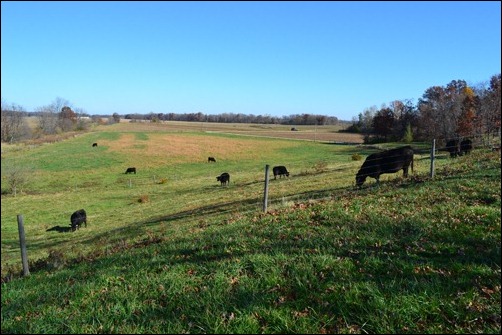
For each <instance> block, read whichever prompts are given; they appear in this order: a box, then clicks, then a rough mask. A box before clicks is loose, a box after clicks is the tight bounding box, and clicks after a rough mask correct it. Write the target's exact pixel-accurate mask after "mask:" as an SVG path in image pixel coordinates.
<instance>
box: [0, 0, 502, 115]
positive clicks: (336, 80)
mask: <svg viewBox="0 0 502 335" xmlns="http://www.w3.org/2000/svg"><path fill="white" fill-rule="evenodd" d="M1 6H2V7H1V16H2V18H1V25H2V27H1V35H2V36H1V53H2V58H1V91H2V96H1V97H2V100H3V101H4V102H6V103H8V104H11V103H15V104H18V105H21V106H23V107H24V108H25V109H26V110H27V111H33V110H35V109H36V108H37V107H41V106H44V105H48V104H50V103H51V102H53V101H54V100H55V99H56V98H58V97H60V98H63V99H65V100H68V101H69V102H71V104H72V107H74V108H82V109H83V110H85V111H86V112H87V113H89V114H113V113H119V114H128V113H141V114H143V113H150V112H154V113H171V112H172V113H192V112H202V113H204V114H220V113H243V114H254V115H271V116H283V115H292V114H303V113H308V114H321V115H328V116H335V117H337V118H339V119H341V120H352V118H353V117H357V115H358V114H359V113H362V112H363V111H364V110H365V109H367V108H369V107H372V106H377V107H378V108H380V107H381V106H382V104H389V103H390V102H391V101H394V100H412V101H413V103H416V102H417V101H418V99H419V98H420V97H422V95H423V94H424V92H425V91H426V90H427V89H428V88H430V87H432V86H445V85H447V84H448V83H449V82H451V81H452V80H459V79H460V80H465V81H466V82H467V83H468V84H471V85H473V84H479V83H481V82H486V81H489V79H490V78H491V77H492V76H493V75H496V74H499V73H500V72H501V71H500V66H501V2H500V1H487V2H483V1H458V2H455V1H445V2H436V1H430V2H429V1H426V2H422V1H419V2H411V1H403V2H394V1H391V2H373V1H371V2H364V1H361V2H357V1H356V2H354V1H349V2H336V1H335V2H326V1H320V2H315V1H304V2H301V1H300V2H299V1H293V2H284V1H279V2H269V1H250V2H238V1H236V2H228V1H225V2H209V1H207V2H206V1H202V2H186V1H181V2H171V1H167V2H159V1H152V2H148V1H140V2H139V1H138V2H131V1H124V2H115V1H113V2H103V1H95V2H94V1H93V2H87V1H81V2H78V1H69V2H60V1H55V2H43V1H34V2H28V1H26V2H25V1H2V2H1Z"/></svg>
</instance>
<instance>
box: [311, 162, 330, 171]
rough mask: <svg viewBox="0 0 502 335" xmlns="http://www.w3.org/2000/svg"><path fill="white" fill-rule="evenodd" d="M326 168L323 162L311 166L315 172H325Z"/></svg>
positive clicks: (326, 164)
mask: <svg viewBox="0 0 502 335" xmlns="http://www.w3.org/2000/svg"><path fill="white" fill-rule="evenodd" d="M327 167H328V163H326V162H323V161H319V162H317V163H315V164H314V166H313V168H314V170H315V171H316V172H323V171H326V169H327Z"/></svg>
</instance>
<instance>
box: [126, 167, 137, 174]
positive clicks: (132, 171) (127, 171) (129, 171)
mask: <svg viewBox="0 0 502 335" xmlns="http://www.w3.org/2000/svg"><path fill="white" fill-rule="evenodd" d="M128 173H134V174H136V168H135V167H130V168H127V170H126V172H125V174H128Z"/></svg>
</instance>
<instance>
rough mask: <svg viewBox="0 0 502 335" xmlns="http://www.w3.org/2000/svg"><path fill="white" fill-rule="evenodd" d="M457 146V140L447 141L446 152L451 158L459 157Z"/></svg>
mask: <svg viewBox="0 0 502 335" xmlns="http://www.w3.org/2000/svg"><path fill="white" fill-rule="evenodd" d="M458 146H459V141H458V140H455V139H452V140H448V141H447V142H446V151H448V152H449V153H450V157H451V158H455V157H457V156H460V150H459V148H458Z"/></svg>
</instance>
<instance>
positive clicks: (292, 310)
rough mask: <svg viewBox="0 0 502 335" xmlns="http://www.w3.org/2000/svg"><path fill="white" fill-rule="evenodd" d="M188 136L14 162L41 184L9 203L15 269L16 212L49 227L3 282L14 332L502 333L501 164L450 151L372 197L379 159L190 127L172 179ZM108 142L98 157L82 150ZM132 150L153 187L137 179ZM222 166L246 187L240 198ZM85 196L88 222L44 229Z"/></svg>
mask: <svg viewBox="0 0 502 335" xmlns="http://www.w3.org/2000/svg"><path fill="white" fill-rule="evenodd" d="M171 135H173V136H174V135H177V136H181V135H183V134H170V136H169V137H164V135H162V134H157V135H156V134H154V133H150V132H149V133H145V132H139V133H136V132H135V133H120V134H114V133H113V132H106V133H101V132H98V133H96V134H91V135H86V136H83V137H77V138H75V139H73V140H70V141H68V142H65V143H60V144H54V145H49V146H46V147H42V148H34V149H32V150H31V152H28V153H27V152H25V151H23V152H21V151H19V155H18V156H17V155H16V153H18V151H13V152H10V153H8V154H9V157H8V158H9V159H14V158H15V159H16V161H18V162H19V161H21V162H23V164H24V165H26V164H27V163H26V162H30V163H31V164H32V166H33V169H34V171H36V174H35V176H34V177H33V178H34V179H33V181H32V184H30V185H29V186H26V187H25V188H26V190H25V191H23V193H21V194H20V195H19V196H17V197H13V196H12V195H3V196H2V266H3V265H4V261H8V260H9V259H10V260H12V259H13V258H14V257H15V256H14V254H15V253H19V251H18V250H14V246H15V243H16V240H15V233H14V232H15V230H14V228H13V227H14V226H15V223H10V221H7V220H5V219H6V218H8V217H10V216H12V213H15V212H16V211H15V209H16V208H22V210H23V213H26V214H25V216H26V217H30V216H36V217H38V220H37V222H36V223H33V224H32V225H31V226H32V227H31V228H29V227H30V224H27V225H28V227H27V233H28V235H29V236H32V240H31V241H30V244H29V246H30V247H31V250H33V253H35V254H36V253H37V251H38V255H39V257H38V259H37V261H36V262H33V263H32V264H31V265H32V269H33V271H32V274H31V275H30V276H29V277H26V278H17V279H16V278H13V280H11V281H9V282H6V283H3V284H2V297H1V299H2V333H188V332H190V333H500V312H501V311H500V279H501V277H500V244H501V240H500V230H501V226H500V222H501V220H500V207H501V203H500V198H501V197H500V195H501V194H500V192H501V191H500V186H501V182H500V177H501V170H500V156H499V154H496V153H491V152H488V151H485V150H483V149H479V150H475V151H474V152H473V153H472V154H471V155H469V156H464V157H459V158H458V159H449V158H442V159H440V160H439V161H438V168H437V171H436V175H435V177H434V179H431V178H429V177H428V174H427V171H428V166H427V164H425V163H424V161H420V160H419V159H417V163H418V165H417V169H416V171H415V172H414V174H413V175H412V177H411V178H409V179H402V178H399V176H398V175H389V176H388V177H386V178H382V183H381V185H380V186H379V187H376V186H375V185H374V184H372V183H369V185H367V186H365V187H363V189H355V188H354V187H352V185H351V183H352V182H353V178H354V175H355V171H357V169H358V167H359V166H360V164H361V162H360V161H359V162H358V161H351V160H350V157H351V156H352V154H353V153H355V152H359V153H361V154H368V153H369V152H371V150H370V149H363V148H356V147H350V148H347V147H346V146H342V147H339V146H332V145H327V144H321V143H305V142H297V141H287V140H270V139H260V140H257V139H254V138H253V139H251V138H249V139H248V138H246V139H243V138H242V137H235V135H221V134H213V135H210V137H209V139H210V141H209V142H204V141H205V140H206V139H207V137H206V136H201V135H200V134H195V133H188V134H186V136H187V137H183V136H182V139H185V140H189V141H188V142H187V141H185V142H183V143H185V144H184V148H186V149H187V150H185V151H184V153H185V154H183V155H182V154H180V155H177V154H176V151H175V150H174V149H173V150H174V151H173V150H171V151H169V157H170V161H169V162H170V163H169V165H168V167H167V168H165V167H164V165H165V164H166V163H165V159H163V157H164V156H165V154H162V152H161V153H160V154H158V153H159V151H161V150H162V149H161V148H162V146H161V145H160V143H162V142H163V141H164V143H165V141H166V139H169V140H170V141H171V142H170V143H175V142H174V141H175V139H176V138H177V137H176V136H174V137H173V136H171ZM192 139H194V140H193V142H190V141H191V140H192ZM94 141H97V142H99V143H100V146H98V148H97V149H99V150H102V151H99V154H97V155H94V153H95V152H92V151H88V150H90V149H92V148H91V147H90V145H89V146H87V145H85V146H84V145H83V144H85V143H92V142H94ZM220 141H222V142H223V143H225V144H226V145H227V146H225V145H223V144H222V145H223V146H222V148H226V147H230V148H231V155H230V154H229V155H228V156H225V152H226V151H225V150H224V149H222V150H221V151H220V155H222V157H224V158H223V159H222V160H221V162H222V164H221V165H216V164H213V163H211V164H209V163H207V161H204V162H201V161H197V160H196V159H195V158H200V159H202V158H204V159H205V160H206V159H207V154H206V152H200V151H199V150H200V149H198V148H199V146H198V145H196V143H199V144H200V143H201V142H204V143H205V145H206V146H208V145H209V143H210V145H211V148H212V149H213V150H216V148H219V144H218V143H219V142H220ZM101 143H103V144H101ZM204 143H203V144H202V146H204ZM256 146H258V147H260V148H262V149H263V150H262V151H261V153H260V154H261V155H263V156H264V160H263V161H261V160H259V159H260V158H259V157H257V156H256V155H255V153H254V149H252V148H255V147H256ZM80 147H81V149H80V151H79V150H77V149H76V148H80ZM175 147H176V146H175ZM188 148H191V150H188ZM95 149H96V148H95ZM75 150H77V153H74V152H75ZM124 150H125V151H124ZM166 150H167V149H166ZM166 152H167V151H166ZM157 154H158V155H157ZM50 155H52V156H50ZM54 155H56V156H57V157H58V158H59V159H60V162H59V164H53V163H52V160H53V159H49V158H48V157H54ZM59 155H61V156H59ZM72 155H74V156H72ZM130 155H133V159H134V160H135V162H136V163H137V162H141V163H142V166H143V168H142V169H141V170H140V169H139V170H138V171H139V172H141V171H149V172H148V174H147V177H144V179H139V180H134V179H133V176H131V177H125V176H124V175H123V171H122V169H119V168H118V167H122V166H128V165H130V163H131V161H128V159H130V158H129V157H128V156H130ZM60 157H61V158H60ZM62 157H68V158H67V159H65V160H63V158H62ZM72 157H73V159H72ZM76 157H78V161H77V158H76ZM87 157H89V158H87ZM184 157H191V158H190V159H189V160H187V158H184ZM234 157H236V158H235V160H234ZM291 157H293V158H291ZM328 157H329V158H328ZM288 159H289V160H288ZM217 160H218V156H217ZM257 161H258V162H257ZM271 161H273V162H284V161H286V162H287V163H286V165H288V167H289V166H291V168H288V169H289V170H291V171H294V173H292V176H291V178H289V179H283V180H277V181H274V182H273V183H271V185H272V186H273V187H272V189H271V207H270V210H269V211H268V212H267V213H263V212H261V211H260V207H261V193H262V191H263V183H262V182H261V183H260V182H259V180H260V178H262V176H263V165H264V164H263V163H265V162H271ZM218 162H219V160H218ZM319 162H324V163H326V165H322V166H321V164H318V163H319ZM255 164H256V165H257V166H258V167H255ZM136 165H137V166H138V164H136ZM103 166H104V167H103ZM115 166H118V167H115ZM314 166H317V167H318V169H316V168H314ZM320 166H321V167H320ZM145 167H148V169H147V170H145ZM222 167H223V168H225V169H226V170H229V171H231V173H233V174H235V176H236V179H235V183H234V182H233V183H232V184H231V185H230V186H229V187H227V188H225V187H220V186H219V185H218V184H217V183H216V180H215V179H214V176H215V175H217V174H216V172H219V171H220V170H221V168H222ZM319 167H320V168H319ZM115 169H116V170H117V171H115ZM164 169H165V170H164ZM71 171H74V172H71ZM89 171H91V172H89ZM166 171H167V173H166ZM70 172H71V173H70ZM145 173H146V172H145ZM39 175H43V176H44V178H40V177H37V176H39ZM155 175H157V178H156V181H154V180H153V176H155ZM163 176H166V179H167V182H166V183H160V180H161V178H162V177H163ZM138 177H141V178H143V176H141V175H138ZM129 178H131V180H132V183H133V185H132V186H131V187H130V186H129V185H128V179H129ZM2 184H3V183H2ZM68 185H70V188H69V189H68ZM143 195H144V196H145V197H144V198H141V196H143ZM48 196H49V197H50V198H52V199H53V202H52V203H51V205H50V206H47V199H49V198H48ZM76 199H80V201H81V202H80V203H82V202H84V203H85V207H86V208H91V209H92V210H91V211H90V212H91V220H90V225H89V227H88V228H83V229H81V230H79V231H78V232H77V233H74V234H73V233H68V234H63V233H56V232H47V231H45V229H43V228H50V227H51V226H53V225H55V224H61V225H63V224H67V223H63V222H66V220H67V217H66V215H64V216H63V217H64V220H62V219H60V218H59V217H60V216H61V215H60V214H58V212H65V208H66V207H68V206H69V204H72V203H77V200H76ZM138 199H144V200H145V201H144V202H139V201H138ZM4 207H5V209H4ZM30 209H31V211H30ZM77 209H78V208H77ZM66 211H67V212H70V211H68V210H66ZM68 217H69V215H68ZM51 219H52V220H53V221H51ZM8 246H10V248H11V249H12V250H11V249H4V248H5V247H8ZM4 251H6V252H4ZM14 251H15V252H14ZM4 257H5V258H4Z"/></svg>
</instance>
